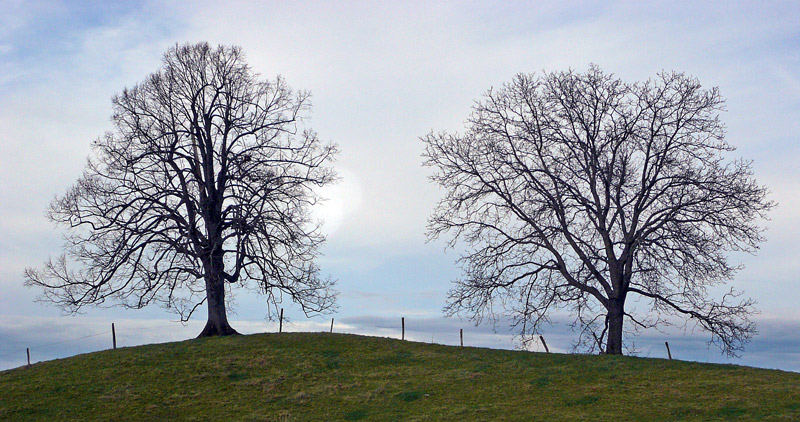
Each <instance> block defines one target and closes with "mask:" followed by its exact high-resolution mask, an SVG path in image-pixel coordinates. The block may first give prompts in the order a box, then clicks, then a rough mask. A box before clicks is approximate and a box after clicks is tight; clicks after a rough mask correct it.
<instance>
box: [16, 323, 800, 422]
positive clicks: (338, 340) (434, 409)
mask: <svg viewBox="0 0 800 422" xmlns="http://www.w3.org/2000/svg"><path fill="white" fill-rule="evenodd" d="M75 419H77V420H87V419H88V420H91V419H94V420H253V421H265V420H269V421H294V420H315V421H317V420H320V421H321V420H351V421H355V420H364V421H372V420H457V421H472V420H546V421H550V420H593V421H594V420H596V421H602V420H615V421H616V420H642V421H650V420H702V421H707V420H800V374H797V373H791V372H782V371H773V370H764V369H755V368H748V367H742V366H734V365H714V364H701V363H693V362H681V361H667V360H662V359H643V358H633V357H620V356H589V355H563V354H543V353H528V352H515V351H508V350H493V349H480V348H470V347H467V348H458V347H450V346H440V345H431V344H424V343H414V342H407V341H398V340H392V339H386V338H376V337H363V336H355V335H344V334H325V333H285V334H260V335H249V336H235V337H225V338H211V339H200V340H189V341H184V342H179V343H166V344H153V345H147V346H140V347H131V348H123V349H118V350H107V351H103V352H97V353H89V354H85V355H80V356H74V357H71V358H67V359H59V360H54V361H49V362H42V363H37V364H35V365H33V366H32V367H31V368H18V369H12V370H10V371H4V372H0V420H48V421H50V420H75Z"/></svg>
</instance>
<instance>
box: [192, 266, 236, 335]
mask: <svg viewBox="0 0 800 422" xmlns="http://www.w3.org/2000/svg"><path fill="white" fill-rule="evenodd" d="M206 303H208V322H206V327H205V328H203V331H202V332H201V333H200V335H199V336H197V337H198V338H199V337H211V336H228V335H232V334H239V333H238V332H236V330H234V329H233V328H231V326H230V325H229V324H228V315H227V314H226V312H225V282H224V281H223V280H222V278H221V277H220V276H219V275H207V276H206Z"/></svg>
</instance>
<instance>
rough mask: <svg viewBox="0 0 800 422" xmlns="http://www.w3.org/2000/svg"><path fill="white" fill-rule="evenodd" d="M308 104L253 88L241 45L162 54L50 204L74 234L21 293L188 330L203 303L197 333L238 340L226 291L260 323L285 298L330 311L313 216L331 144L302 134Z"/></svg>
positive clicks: (29, 273)
mask: <svg viewBox="0 0 800 422" xmlns="http://www.w3.org/2000/svg"><path fill="white" fill-rule="evenodd" d="M309 107H310V105H309V94H308V93H306V92H293V91H292V90H291V89H290V88H289V87H288V86H287V85H286V83H285V82H284V80H283V79H281V78H280V77H278V78H277V79H276V80H274V81H267V80H261V79H259V75H257V74H255V73H254V72H253V71H252V70H251V69H250V68H249V67H248V66H247V64H246V63H245V61H244V56H243V54H242V51H241V49H240V48H238V47H225V46H219V47H217V48H212V47H210V46H209V45H208V44H207V43H201V44H195V45H183V46H175V47H173V48H171V49H169V51H167V52H166V53H165V55H164V58H163V66H162V67H161V69H160V70H159V71H157V72H156V73H153V74H152V75H150V76H149V77H148V78H147V79H146V80H145V81H144V82H142V83H140V84H138V85H136V86H134V87H133V88H131V89H125V90H124V91H123V92H122V94H121V95H118V96H116V97H114V99H113V109H114V113H113V117H112V120H113V123H114V131H113V132H111V133H107V134H106V135H105V136H103V137H101V138H100V139H98V140H97V141H96V142H95V143H94V145H93V146H94V154H93V156H92V157H90V159H89V161H88V163H87V165H86V169H85V171H84V173H83V176H82V177H81V178H80V179H79V180H78V181H77V183H76V184H75V185H74V186H72V187H71V189H69V191H68V192H67V193H66V194H64V195H63V196H60V197H58V198H56V199H55V200H54V201H53V202H52V204H51V206H50V210H49V214H48V215H49V217H50V219H52V220H53V221H55V222H58V223H63V224H65V225H67V226H68V227H69V228H70V231H69V234H68V235H67V237H66V245H65V254H64V255H62V256H61V257H60V258H58V259H56V260H50V262H47V263H46V264H45V266H44V267H43V268H41V269H30V268H29V269H27V270H26V272H25V275H26V283H27V284H29V285H36V286H40V287H42V288H43V290H44V297H45V298H46V299H48V300H50V301H53V302H55V303H57V304H59V305H61V306H63V307H64V308H65V309H66V310H68V311H72V312H76V311H78V310H79V309H81V307H83V306H84V305H87V304H100V303H104V302H106V301H107V300H109V299H114V300H113V301H112V302H119V303H121V304H123V305H125V306H129V307H133V308H141V307H143V306H146V305H148V304H150V303H160V304H162V305H163V306H166V307H167V308H171V309H174V310H176V311H177V312H178V313H179V314H180V316H181V318H182V320H184V321H186V320H188V319H189V318H190V317H191V315H192V313H193V312H194V311H195V310H196V309H197V308H198V307H199V306H200V305H202V303H203V302H205V303H207V305H208V306H207V307H208V322H207V324H206V326H205V328H204V329H203V331H202V333H200V336H213V335H227V334H235V333H236V331H234V329H233V328H231V327H230V325H229V324H228V319H227V314H226V299H225V298H226V291H229V290H230V287H231V286H242V287H244V286H250V287H251V288H253V289H257V290H259V291H260V292H261V293H264V294H266V296H267V303H268V313H272V312H274V308H275V305H276V303H277V302H279V301H281V300H282V298H283V297H284V295H287V296H288V297H289V298H290V299H291V300H293V301H294V302H296V303H298V304H299V305H300V306H301V307H302V309H303V310H304V311H305V312H306V314H309V313H315V312H321V311H325V310H327V309H329V308H331V307H332V306H334V303H335V295H334V293H333V291H332V290H331V287H332V285H333V281H331V280H329V279H324V278H321V277H320V274H319V268H318V266H317V265H316V264H315V263H314V260H315V258H316V257H317V255H318V246H319V245H320V243H321V242H322V241H323V240H324V238H323V236H322V235H321V234H320V233H319V230H318V225H315V224H313V222H311V221H310V218H309V207H310V206H312V205H313V204H314V203H315V202H316V201H317V199H318V198H317V196H316V195H315V194H314V192H313V190H312V189H313V188H314V187H317V186H322V185H325V184H327V183H329V182H331V181H332V180H333V179H334V177H335V175H334V173H333V171H332V169H331V168H330V167H329V166H328V163H329V162H330V161H331V159H332V158H333V156H334V155H335V153H336V146H335V145H324V144H322V143H321V142H320V141H319V140H318V138H317V135H316V134H315V133H314V132H313V131H311V130H302V127H301V123H302V116H303V113H304V112H306V111H307V110H308V108H309ZM228 296H230V295H228Z"/></svg>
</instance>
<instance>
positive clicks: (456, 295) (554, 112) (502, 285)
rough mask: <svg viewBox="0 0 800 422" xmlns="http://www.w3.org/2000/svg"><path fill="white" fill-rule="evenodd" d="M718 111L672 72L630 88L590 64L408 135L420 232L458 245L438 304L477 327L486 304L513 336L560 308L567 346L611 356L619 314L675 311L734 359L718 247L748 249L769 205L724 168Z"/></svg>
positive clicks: (748, 306)
mask: <svg viewBox="0 0 800 422" xmlns="http://www.w3.org/2000/svg"><path fill="white" fill-rule="evenodd" d="M723 104H724V100H723V98H722V97H721V96H720V94H719V91H718V89H717V88H713V89H703V88H702V87H701V85H700V84H699V83H698V81H697V80H695V79H693V78H690V77H687V76H685V75H683V74H680V73H662V74H660V75H658V77H657V78H655V79H654V80H650V81H647V82H645V83H632V84H631V83H625V82H622V81H621V80H619V79H617V78H615V77H614V76H613V75H609V74H606V73H603V72H602V71H601V70H600V69H599V68H597V67H596V66H592V67H591V68H590V69H589V70H588V71H587V72H586V73H583V74H580V73H575V72H572V71H569V72H560V73H549V74H544V75H541V76H537V75H526V74H520V75H517V76H516V78H515V79H514V80H513V81H512V82H511V83H508V84H506V85H504V86H503V87H502V88H501V89H497V90H490V91H489V92H488V93H487V94H486V95H485V97H484V98H483V100H482V101H480V102H478V103H477V104H476V105H475V107H474V111H473V113H472V115H471V117H470V118H469V120H468V127H467V130H466V132H465V133H463V134H448V133H430V134H429V135H427V136H426V137H424V138H423V141H424V142H425V145H426V150H425V153H424V156H423V157H424V159H425V164H426V165H427V166H430V167H433V168H434V169H435V174H434V175H433V176H432V180H433V181H435V182H436V183H438V184H439V185H440V186H442V187H443V188H444V189H445V191H446V194H445V196H444V197H443V199H442V200H441V201H440V203H439V204H438V206H437V208H436V209H435V211H434V213H433V215H432V217H431V219H430V223H429V232H428V235H429V237H430V238H437V237H439V236H441V235H443V234H445V233H449V234H451V235H452V237H451V240H450V246H453V247H454V246H455V245H456V244H458V242H460V241H463V242H465V243H466V244H467V245H468V246H469V250H468V251H467V253H466V254H464V255H463V256H462V257H461V258H460V262H461V264H462V266H463V271H464V277H463V278H462V279H460V280H458V281H457V282H456V283H455V286H454V287H453V289H452V290H451V291H450V294H449V300H448V303H447V306H446V308H445V310H446V311H447V312H448V313H450V314H455V313H466V314H468V315H469V316H471V317H472V318H475V319H476V320H478V321H479V320H480V319H482V318H484V317H487V316H494V315H495V304H502V305H503V310H504V311H507V312H508V313H510V314H511V315H512V317H513V324H515V325H516V326H517V327H518V328H519V329H520V332H521V334H522V335H523V338H528V339H529V338H531V336H530V335H531V334H533V333H535V332H536V330H537V328H538V327H539V326H540V324H541V323H542V322H543V321H546V320H547V318H548V314H549V312H550V311H551V310H553V309H563V310H568V311H570V312H572V313H573V314H574V315H575V323H576V326H577V327H579V328H580V334H581V335H580V336H579V339H578V343H577V345H578V346H579V345H583V346H586V347H588V348H589V349H590V350H594V349H595V348H599V349H601V350H603V351H604V352H605V353H611V354H621V353H622V351H623V322H624V321H625V320H626V319H628V320H630V321H632V322H633V324H635V326H636V327H653V326H658V325H660V324H668V323H670V322H674V321H675V319H676V318H675V317H679V318H678V319H683V320H684V321H686V320H691V321H694V322H695V323H696V324H699V326H700V327H702V328H704V329H705V330H708V331H709V332H710V333H711V341H713V342H716V343H717V344H718V345H719V346H720V347H721V348H722V350H723V351H724V352H726V353H728V354H735V352H736V351H738V350H741V347H742V346H743V344H744V343H745V342H747V341H748V340H749V338H750V337H751V336H752V334H753V333H754V329H755V328H754V325H753V323H752V322H751V321H750V320H749V314H751V312H752V311H753V307H752V305H753V301H752V300H750V299H746V298H742V297H741V294H740V293H738V292H735V291H733V290H732V289H731V290H728V291H727V293H725V294H723V295H722V297H721V299H720V300H714V299H712V298H711V296H712V295H711V293H710V290H716V289H717V287H715V286H717V285H719V284H722V283H724V282H725V281H726V280H728V279H730V278H731V277H732V276H733V274H734V273H735V271H736V270H737V268H738V267H737V266H735V265H732V264H731V263H729V261H728V259H727V253H728V252H730V251H749V252H754V251H755V250H756V249H757V246H758V243H759V242H761V241H762V240H763V239H762V228H760V227H759V226H758V225H757V224H756V221H757V220H758V219H760V218H765V214H766V212H767V211H768V210H769V209H770V208H771V207H772V206H773V203H772V202H770V201H768V200H767V199H766V195H767V190H766V189H765V188H764V187H762V186H760V185H758V184H757V183H756V181H755V180H754V178H753V175H752V171H751V168H750V163H749V162H746V161H742V160H734V161H728V160H726V159H725V155H726V154H727V153H728V152H730V151H732V150H733V149H734V148H733V147H732V146H731V145H729V144H728V143H726V142H725V140H724V128H723V125H722V123H721V122H720V120H719V117H718V114H719V112H720V111H722V110H723ZM636 296H638V297H639V299H637V300H638V302H637V303H639V304H641V303H645V304H648V305H649V311H645V312H644V315H643V316H641V315H638V314H637V313H636V309H635V308H638V310H639V311H641V310H642V309H641V306H630V303H631V301H630V300H629V299H630V298H631V297H636ZM626 303H627V304H628V305H629V306H627V307H626Z"/></svg>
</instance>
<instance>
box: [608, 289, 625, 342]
mask: <svg viewBox="0 0 800 422" xmlns="http://www.w3.org/2000/svg"><path fill="white" fill-rule="evenodd" d="M624 316H625V312H624V311H623V305H622V304H621V303H617V302H616V301H614V302H612V304H611V305H610V309H609V310H608V338H607V340H606V354H609V355H621V354H622V321H623V319H624Z"/></svg>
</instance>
